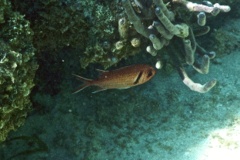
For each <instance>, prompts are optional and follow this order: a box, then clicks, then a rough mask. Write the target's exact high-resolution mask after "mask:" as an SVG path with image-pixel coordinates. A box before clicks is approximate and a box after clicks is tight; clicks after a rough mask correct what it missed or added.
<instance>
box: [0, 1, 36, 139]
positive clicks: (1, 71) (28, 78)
mask: <svg viewBox="0 0 240 160" xmlns="http://www.w3.org/2000/svg"><path fill="white" fill-rule="evenodd" d="M0 4H1V15H0V23H1V25H0V34H1V39H0V45H1V48H0V102H1V106H0V142H1V141H4V140H5V139H6V137H7V134H8V132H9V131H11V130H16V129H17V128H18V127H19V126H21V125H23V123H24V120H25V118H26V116H27V113H28V112H29V111H30V108H31V102H30V100H29V94H30V92H31V89H32V87H33V86H34V84H33V78H34V76H35V71H36V69H37V67H38V65H37V63H36V61H35V59H34V47H33V44H32V37H33V32H32V30H31V29H30V24H29V21H27V20H25V18H24V16H23V15H21V14H20V13H18V12H13V11H12V10H11V4H10V3H9V2H8V1H1V2H0Z"/></svg>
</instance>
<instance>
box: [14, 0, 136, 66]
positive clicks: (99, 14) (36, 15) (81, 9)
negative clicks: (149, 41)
mask: <svg viewBox="0 0 240 160" xmlns="http://www.w3.org/2000/svg"><path fill="white" fill-rule="evenodd" d="M96 4H97V5H96ZM14 6H15V9H16V10H18V11H20V12H21V13H22V14H25V15H26V18H27V19H28V20H29V21H30V22H31V26H32V29H33V31H34V46H35V47H36V48H37V51H38V52H39V55H40V54H41V52H49V53H50V54H55V53H57V52H58V51H59V50H60V49H62V48H64V47H71V48H75V49H77V51H76V52H78V53H79V54H78V56H77V57H75V58H76V59H77V58H78V59H79V60H80V65H81V67H82V68H86V67H87V66H88V65H89V64H90V63H98V64H101V65H102V66H103V67H104V68H108V67H110V66H112V65H114V64H116V63H118V62H119V61H120V60H121V59H122V58H126V57H128V56H130V55H134V54H136V53H138V52H139V51H140V48H139V45H138V44H136V43H139V41H136V39H134V41H132V43H131V40H132V39H133V38H138V37H139V36H138V37H130V36H129V35H128V34H129V30H127V31H123V32H125V33H123V32H122V31H120V30H121V29H118V28H121V27H118V21H119V19H121V17H122V16H121V15H122V14H123V13H124V11H123V8H122V7H121V5H120V2H119V1H118V0H115V1H109V2H107V1H106V2H98V1H97V0H91V1H78V0H68V1H63V0H61V1H55V0H50V1H49V0H35V1H26V0H25V1H21V2H18V1H14ZM29 8H31V9H29ZM124 25H125V26H126V25H128V21H124ZM125 28H126V27H125ZM123 30H124V27H123ZM118 32H120V33H118ZM122 34H125V35H122ZM128 38H131V39H128ZM132 44H133V45H132ZM79 57H80V58H79Z"/></svg>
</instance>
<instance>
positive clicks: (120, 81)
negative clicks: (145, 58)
mask: <svg viewBox="0 0 240 160" xmlns="http://www.w3.org/2000/svg"><path fill="white" fill-rule="evenodd" d="M98 71H99V72H100V73H101V75H100V76H99V78H98V79H95V80H92V79H87V78H84V77H81V76H79V75H75V74H74V76H76V77H77V78H78V79H79V80H81V81H83V82H84V83H83V84H82V85H81V86H80V87H79V88H78V89H77V90H76V91H74V92H73V93H77V92H80V91H82V90H83V89H84V88H86V87H89V86H98V87H99V89H98V90H96V91H94V92H93V93H96V92H99V91H103V90H106V89H127V88H130V87H133V86H137V85H140V84H143V83H145V82H147V81H149V80H150V79H151V78H152V77H153V76H154V75H155V73H156V71H155V70H154V68H153V67H151V66H148V65H145V64H137V65H131V66H126V67H122V68H119V69H116V70H112V71H104V70H98Z"/></svg>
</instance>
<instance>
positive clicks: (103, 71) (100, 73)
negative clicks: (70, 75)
mask: <svg viewBox="0 0 240 160" xmlns="http://www.w3.org/2000/svg"><path fill="white" fill-rule="evenodd" d="M96 71H98V73H99V77H101V76H104V75H105V74H106V73H108V72H109V71H105V70H101V69H96Z"/></svg>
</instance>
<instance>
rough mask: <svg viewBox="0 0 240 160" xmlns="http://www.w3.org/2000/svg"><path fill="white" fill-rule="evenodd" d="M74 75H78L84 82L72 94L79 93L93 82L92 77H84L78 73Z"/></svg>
mask: <svg viewBox="0 0 240 160" xmlns="http://www.w3.org/2000/svg"><path fill="white" fill-rule="evenodd" d="M73 76H75V77H77V78H78V79H79V80H80V81H82V82H83V84H82V85H81V86H80V87H79V88H77V89H76V90H75V91H73V92H72V94H75V93H78V92H80V91H82V90H83V89H84V88H86V87H89V86H91V85H92V82H93V80H92V79H88V78H84V77H82V76H79V75H76V74H73Z"/></svg>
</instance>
